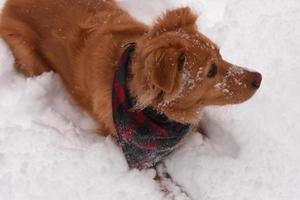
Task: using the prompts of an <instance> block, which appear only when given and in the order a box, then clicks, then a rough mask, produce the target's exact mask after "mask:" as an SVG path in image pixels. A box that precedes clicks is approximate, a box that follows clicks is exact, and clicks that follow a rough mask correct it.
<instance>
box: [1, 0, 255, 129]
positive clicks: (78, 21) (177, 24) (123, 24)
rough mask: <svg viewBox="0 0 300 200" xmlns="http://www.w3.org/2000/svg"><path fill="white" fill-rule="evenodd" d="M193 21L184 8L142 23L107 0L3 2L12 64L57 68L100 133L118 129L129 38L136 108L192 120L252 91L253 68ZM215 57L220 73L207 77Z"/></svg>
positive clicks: (29, 71) (35, 71)
mask: <svg viewBox="0 0 300 200" xmlns="http://www.w3.org/2000/svg"><path fill="white" fill-rule="evenodd" d="M196 20H197V15H196V14H195V13H193V12H192V11H191V9H190V8H188V7H186V8H179V9H176V10H171V11H166V12H165V13H164V14H162V15H161V16H160V17H159V18H157V20H156V21H155V22H154V24H153V25H152V26H146V25H145V24H143V23H140V22H138V21H137V20H136V19H134V18H133V17H131V16H130V15H129V14H128V13H127V12H126V11H124V10H122V9H121V8H120V7H119V6H118V5H117V4H116V3H115V2H114V1H112V0H106V1H101V0H26V1H25V0H8V1H7V3H6V4H5V7H4V10H3V12H2V16H1V23H0V35H1V37H2V38H3V39H4V40H5V41H6V43H7V44H8V45H9V47H10V48H11V50H12V53H13V55H14V57H15V67H16V69H17V70H19V71H20V72H22V73H23V74H25V75H27V76H36V75H40V74H41V73H43V72H46V71H50V70H53V71H55V72H57V73H58V74H59V75H60V76H61V78H62V80H63V82H64V84H65V87H66V88H67V90H68V91H69V93H70V94H72V96H73V97H74V99H75V100H76V102H78V104H79V105H80V106H81V107H82V108H84V109H85V110H86V111H88V112H89V113H90V114H91V115H92V116H93V117H94V118H95V119H96V120H97V121H98V122H99V123H100V124H101V127H103V130H102V131H100V132H101V134H103V135H108V134H112V135H115V133H116V132H115V128H114V124H113V120H112V108H111V94H112V81H113V76H114V72H115V70H116V67H117V66H116V63H117V61H118V59H119V57H120V55H121V53H122V52H123V50H124V48H122V46H123V45H125V44H127V43H130V42H135V43H136V51H135V55H134V58H133V65H132V74H133V78H132V79H131V80H130V83H129V89H130V92H131V93H132V95H134V96H136V97H137V99H138V104H137V105H136V109H143V108H144V107H146V106H153V107H154V108H156V109H157V110H159V111H160V112H163V113H165V114H166V115H167V116H169V117H170V118H171V119H174V120H176V121H178V122H183V123H192V124H195V125H196V124H197V123H198V122H199V117H198V114H199V112H200V111H201V109H202V108H203V107H204V106H207V105H225V104H234V103H240V102H243V101H245V100H247V99H249V98H250V97H251V96H252V95H253V94H254V92H255V89H253V88H252V87H251V86H250V85H251V81H252V79H253V75H252V73H251V72H249V71H247V70H245V69H242V68H239V67H236V66H234V65H232V64H230V63H228V62H226V61H224V60H223V59H222V57H221V56H220V54H219V49H218V47H217V46H216V45H215V44H214V43H213V42H212V41H210V40H209V39H208V38H207V37H205V36H204V35H203V34H201V33H200V32H199V31H198V28H197V26H196ZM182 54H183V55H184V56H185V59H186V61H185V62H184V63H183V64H182V66H181V63H179V59H178V58H179V57H180V56H181V55H182ZM213 62H214V63H216V64H217V65H218V74H217V75H216V76H215V77H214V78H208V77H207V74H208V73H209V70H210V68H211V65H212V63H213ZM230 70H231V71H232V72H230ZM187 76H189V77H187ZM222 83H224V84H223V86H222ZM218 84H219V85H218ZM222 87H223V88H222Z"/></svg>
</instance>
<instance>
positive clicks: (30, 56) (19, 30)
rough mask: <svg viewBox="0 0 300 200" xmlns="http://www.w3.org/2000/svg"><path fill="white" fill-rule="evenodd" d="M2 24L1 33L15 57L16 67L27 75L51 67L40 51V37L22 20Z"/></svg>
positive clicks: (37, 73) (35, 73)
mask: <svg viewBox="0 0 300 200" xmlns="http://www.w3.org/2000/svg"><path fill="white" fill-rule="evenodd" d="M10 22H12V23H11V24H9V25H3V24H2V25H1V27H0V34H1V37H2V38H3V39H4V40H5V41H6V43H7V44H8V46H9V47H10V48H11V50H12V53H13V55H14V57H15V68H16V69H17V70H18V71H20V72H22V73H23V74H25V75H27V76H36V75H40V74H41V73H43V72H46V71H50V67H49V65H48V64H47V62H46V61H45V59H43V57H42V55H41V54H40V53H39V49H38V37H37V35H36V33H34V31H32V30H31V29H30V28H29V27H27V26H26V25H25V24H23V23H22V22H13V21H10Z"/></svg>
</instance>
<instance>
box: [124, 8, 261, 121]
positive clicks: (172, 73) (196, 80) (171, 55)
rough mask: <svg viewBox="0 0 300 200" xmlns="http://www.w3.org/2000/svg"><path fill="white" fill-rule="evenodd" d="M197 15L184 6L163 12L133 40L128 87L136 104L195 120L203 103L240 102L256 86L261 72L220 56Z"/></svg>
mask: <svg viewBox="0 0 300 200" xmlns="http://www.w3.org/2000/svg"><path fill="white" fill-rule="evenodd" d="M196 19H197V16H196V15H195V14H194V13H193V12H192V11H191V10H190V9H189V8H180V9H176V10H172V11H168V12H166V13H165V14H164V15H162V16H161V17H159V18H158V19H157V21H156V22H155V24H154V25H153V27H152V28H151V29H150V31H149V33H148V34H147V35H146V36H145V37H144V38H142V39H140V40H139V41H138V42H137V49H136V55H135V58H134V61H133V67H132V72H133V79H132V81H131V82H130V86H129V87H130V88H131V92H132V93H133V95H135V96H136V97H137V99H138V105H137V107H140V108H143V107H145V106H153V107H154V108H155V109H157V110H158V111H161V112H163V113H165V114H166V115H167V116H168V117H170V118H171V119H173V120H176V121H179V122H183V123H196V122H197V115H198V113H199V111H200V110H201V108H203V107H204V106H208V105H226V104H237V103H241V102H244V101H246V100H247V99H249V98H250V97H251V96H252V95H253V94H254V93H255V91H256V90H257V89H258V88H259V86H260V83H261V79H262V78H261V75H260V74H259V73H257V72H250V71H248V70H246V69H244V68H242V67H238V66H236V65H233V64H230V63H228V62H226V61H225V60H223V59H222V57H221V55H220V53H219V49H218V47H217V46H216V45H215V44H214V43H213V42H212V41H211V40H209V39H208V38H207V37H206V36H204V35H203V34H201V33H200V32H199V31H198V29H197V26H196V24H195V23H196Z"/></svg>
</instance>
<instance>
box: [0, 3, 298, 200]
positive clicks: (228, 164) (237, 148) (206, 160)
mask: <svg viewBox="0 0 300 200" xmlns="http://www.w3.org/2000/svg"><path fill="white" fill-rule="evenodd" d="M3 3H4V1H3V0H0V4H1V7H2V5H3ZM120 4H121V5H122V7H124V8H125V9H127V10H129V11H130V13H132V14H133V15H134V16H136V17H137V18H138V19H140V20H142V21H144V22H145V23H148V24H150V23H151V21H153V19H154V18H155V17H156V16H158V15H159V14H160V13H161V12H162V11H164V10H165V9H170V8H175V7H178V6H184V5H188V6H191V7H192V8H193V9H194V10H195V12H197V13H199V15H200V17H199V20H198V22H197V23H198V25H199V29H200V30H201V31H202V32H203V33H205V34H206V35H208V36H209V37H210V38H212V39H213V40H214V41H216V43H217V44H218V45H219V46H220V49H221V53H222V54H223V57H225V58H226V59H227V60H229V61H231V62H232V63H236V64H238V65H241V66H249V68H252V69H253V70H257V71H259V72H261V73H262V74H263V78H264V79H263V84H262V87H261V88H260V89H259V91H258V92H257V94H256V95H255V96H254V97H253V98H252V99H251V100H250V101H248V102H246V103H244V104H241V105H235V106H226V107H214V108H208V109H207V110H206V111H205V113H204V115H203V119H204V121H205V127H204V128H205V129H206V131H207V133H208V134H209V139H203V138H202V137H201V135H200V134H197V133H195V134H192V135H191V136H190V137H189V138H187V139H186V141H185V144H184V146H183V147H182V148H180V149H179V150H178V151H176V152H175V153H174V155H172V156H171V157H169V158H168V159H167V160H166V164H167V168H168V171H169V172H170V174H171V175H172V177H173V178H174V179H175V180H176V181H177V182H178V183H180V184H181V185H182V186H183V187H184V188H185V190H186V191H187V192H188V193H189V194H190V196H192V198H193V199H197V200H248V199H249V200H299V199H300V123H299V119H300V108H299V102H300V88H299V85H300V78H299V74H300V67H299V63H300V39H299V38H300V12H299V10H300V1H299V0H285V1H282V0H152V1H145V0H143V1H141V0H121V1H120ZM13 62H14V58H13V56H12V55H11V53H10V51H9V49H8V48H7V46H6V45H5V43H4V42H3V41H0V200H54V199H55V200H71V199H72V200H94V199H97V200H100V199H101V200H116V199H122V200H127V199H128V200H141V199H147V200H148V199H149V200H152V199H153V200H160V199H167V197H164V194H163V193H161V192H160V190H159V186H158V184H157V183H156V182H155V181H153V177H154V174H155V173H154V170H144V171H138V170H129V168H128V166H127V164H126V161H125V159H124V157H123V154H122V152H121V150H120V148H119V147H118V146H117V145H116V144H114V142H113V141H112V139H111V138H109V137H108V138H103V137H101V136H99V135H97V134H96V128H97V125H96V124H95V122H93V120H92V119H91V118H90V117H89V116H87V114H85V113H84V112H83V111H82V110H81V109H80V108H79V107H78V106H76V104H75V102H73V101H72V99H71V98H70V97H69V95H68V94H67V93H66V91H65V90H64V88H63V85H62V83H61V81H60V78H59V77H58V75H56V74H54V73H52V72H51V73H45V74H43V75H41V76H39V77H34V78H26V77H24V76H22V75H21V74H19V73H17V72H16V71H15V70H14V68H13ZM176 199H181V198H180V194H178V198H176Z"/></svg>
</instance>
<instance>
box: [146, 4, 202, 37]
mask: <svg viewBox="0 0 300 200" xmlns="http://www.w3.org/2000/svg"><path fill="white" fill-rule="evenodd" d="M197 17H198V16H197V15H196V14H195V13H193V12H192V10H191V9H190V8H189V7H184V8H178V9H175V10H169V11H167V12H166V13H164V14H163V15H162V16H160V17H159V18H158V19H157V20H156V22H155V23H154V26H153V28H152V30H151V31H150V36H155V35H158V34H160V33H163V32H167V31H175V30H178V29H183V28H187V27H189V26H191V27H195V26H196V24H195V23H196V20H197Z"/></svg>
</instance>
